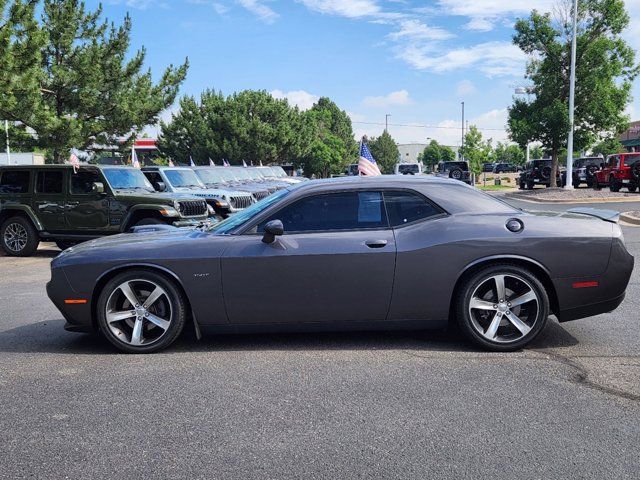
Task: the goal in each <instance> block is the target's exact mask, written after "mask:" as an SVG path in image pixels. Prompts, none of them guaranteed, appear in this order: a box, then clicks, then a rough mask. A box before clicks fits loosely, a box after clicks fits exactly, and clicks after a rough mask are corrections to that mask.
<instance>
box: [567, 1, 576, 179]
mask: <svg viewBox="0 0 640 480" xmlns="http://www.w3.org/2000/svg"><path fill="white" fill-rule="evenodd" d="M577 36H578V0H573V37H572V38H571V75H570V77H569V138H568V139H567V182H566V184H565V186H564V188H566V189H567V190H573V128H574V107H575V96H576V37H577Z"/></svg>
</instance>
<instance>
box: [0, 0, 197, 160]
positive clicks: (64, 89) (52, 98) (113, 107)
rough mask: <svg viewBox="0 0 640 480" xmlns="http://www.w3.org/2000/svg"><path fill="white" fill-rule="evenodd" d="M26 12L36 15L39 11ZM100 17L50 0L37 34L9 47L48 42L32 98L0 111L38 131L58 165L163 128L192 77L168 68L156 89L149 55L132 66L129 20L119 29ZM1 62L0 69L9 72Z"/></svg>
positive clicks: (75, 1) (34, 73)
mask: <svg viewBox="0 0 640 480" xmlns="http://www.w3.org/2000/svg"><path fill="white" fill-rule="evenodd" d="M18 3H20V2H16V4H18ZM24 8H25V10H26V11H28V13H29V14H31V15H34V11H33V9H32V8H31V9H29V7H28V6H25V7H24ZM101 16H102V9H101V7H99V8H98V9H97V10H95V11H87V10H86V8H85V4H84V2H82V1H80V0H44V2H43V5H42V9H41V17H40V22H39V25H38V27H37V28H35V27H33V28H29V29H26V30H25V32H24V35H23V37H22V38H21V37H18V38H16V39H14V40H11V41H10V42H11V46H10V48H13V49H19V48H20V42H21V41H22V42H23V43H24V44H29V43H30V44H31V45H35V44H38V43H39V42H41V44H42V48H41V49H40V58H39V59H38V60H39V62H38V65H37V69H36V68H33V69H31V70H30V71H29V74H28V75H27V77H28V78H27V82H26V87H25V90H26V91H27V92H28V93H25V94H20V95H15V94H14V95H13V98H12V100H10V101H8V102H3V103H2V104H0V108H1V110H0V116H3V117H4V118H8V119H10V120H12V121H14V122H16V124H17V125H18V126H19V127H20V128H22V129H23V130H25V131H32V132H34V133H33V136H34V138H35V143H36V145H37V146H38V147H40V148H43V149H45V150H46V152H47V154H48V156H49V157H51V158H52V159H53V160H54V161H55V162H62V161H63V160H65V159H66V158H67V157H68V154H69V150H70V149H71V148H73V147H75V148H79V149H83V150H87V149H90V148H91V146H92V145H95V144H114V143H116V140H117V139H119V138H121V137H123V136H130V137H133V136H134V135H135V133H137V132H139V131H140V130H141V129H142V128H144V127H145V126H146V125H149V124H153V123H156V122H157V120H158V115H159V114H160V112H162V111H163V110H164V109H166V108H167V107H169V106H170V105H171V104H172V103H173V101H174V99H175V97H176V95H177V92H178V88H179V86H180V84H181V83H182V82H183V80H184V78H185V76H186V73H187V68H188V64H187V62H186V61H185V63H184V64H183V65H181V66H179V67H177V68H176V67H173V66H169V68H167V69H166V70H165V72H164V73H163V75H162V76H161V78H160V80H159V81H158V82H157V83H154V82H153V80H152V76H151V71H149V70H147V71H146V72H143V71H142V67H143V64H144V59H145V50H144V49H141V50H139V51H137V52H135V54H134V55H133V56H131V57H130V59H127V57H128V55H127V52H128V50H129V46H130V33H131V19H130V18H129V16H126V17H125V19H124V22H123V24H122V25H121V26H119V27H116V26H115V25H114V24H113V23H111V24H110V23H108V22H107V21H106V20H105V21H102V20H101ZM23 22H24V25H30V26H33V25H35V23H36V20H35V18H34V17H33V16H32V17H31V18H30V19H25V20H24V21H23ZM26 57H27V55H26V54H25V61H27V60H28V59H27V58H26ZM2 61H3V65H0V70H4V68H5V65H4V58H2ZM10 67H11V66H10ZM10 70H11V68H10ZM36 89H37V90H38V92H37V94H36Z"/></svg>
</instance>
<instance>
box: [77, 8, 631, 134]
mask: <svg viewBox="0 0 640 480" xmlns="http://www.w3.org/2000/svg"><path fill="white" fill-rule="evenodd" d="M87 3H88V5H90V6H92V7H94V6H95V5H97V3H98V2H94V1H93V0H91V1H89V2H87ZM554 4H555V0H526V1H524V0H432V1H415V0H352V1H348V0H107V1H106V3H105V4H104V10H105V15H106V16H107V17H109V19H111V20H114V21H116V22H120V21H121V19H122V17H123V16H124V15H125V13H126V12H129V13H130V15H131V17H132V19H133V35H132V41H133V47H134V48H139V47H141V46H143V45H144V46H145V47H146V49H147V54H148V56H147V64H148V66H149V67H151V69H152V71H153V72H154V73H155V74H156V75H158V74H159V73H160V72H161V70H162V69H163V68H164V67H165V66H166V65H168V64H169V63H174V64H176V63H180V62H181V61H183V59H184V58H185V57H187V56H188V57H189V61H190V63H191V67H190V71H189V75H188V78H187V80H186V82H185V84H184V86H183V88H182V91H181V94H192V95H198V94H199V93H200V92H201V91H202V90H203V89H205V88H215V89H217V90H222V91H223V92H224V93H226V94H229V93H233V92H234V91H237V90H242V89H247V88H251V89H264V90H268V91H270V92H272V94H273V95H274V96H279V97H287V98H288V99H289V100H290V101H291V102H292V103H296V104H298V105H299V106H300V107H301V108H308V107H309V106H310V105H311V104H312V103H313V101H314V100H315V99H317V97H318V96H328V97H330V98H332V99H333V100H334V101H336V102H337V103H338V105H339V106H340V107H341V108H343V109H345V110H347V111H348V112H349V114H350V115H351V117H352V119H353V121H354V130H355V131H356V134H357V135H362V134H368V135H379V134H380V133H381V132H382V130H383V128H384V127H383V126H382V125H371V124H369V123H384V120H385V114H391V118H390V120H389V121H390V123H391V127H390V128H389V131H390V133H391V134H392V135H393V136H394V137H395V138H396V140H398V141H399V142H401V143H407V142H425V141H426V139H427V138H435V139H437V140H438V141H441V142H444V143H447V144H450V145H456V144H459V143H460V138H459V137H460V102H461V101H463V100H464V101H465V104H466V110H467V118H468V119H469V120H470V121H471V122H472V123H475V124H477V125H478V126H479V127H480V128H481V129H484V130H483V133H484V134H485V136H487V137H492V138H494V139H496V140H501V139H504V138H505V135H506V134H505V132H504V130H503V129H504V123H505V118H506V107H507V106H508V105H509V104H510V103H511V98H512V94H513V90H514V87H515V86H517V85H522V84H523V83H524V80H523V72H524V65H525V61H526V59H525V57H524V56H523V55H522V53H521V52H520V51H519V50H518V49H517V48H516V47H514V46H513V45H511V35H512V34H513V22H514V20H515V19H516V18H518V17H522V16H526V15H527V14H528V12H529V11H530V10H531V9H532V8H538V9H540V10H544V11H546V10H549V9H550V8H552V7H553V5H554ZM627 5H628V8H629V10H630V13H631V15H632V18H633V19H634V20H633V21H632V24H633V27H632V29H633V30H630V31H629V32H628V33H627V37H628V39H629V40H630V41H631V42H632V44H634V47H636V48H640V27H639V26H638V25H639V24H640V21H639V20H640V0H629V1H628V2H627ZM635 94H636V95H635V96H636V97H637V98H638V99H639V100H640V89H639V88H638V87H636V89H635ZM634 104H638V100H635V101H634ZM637 111H640V109H637V108H636V109H634V108H633V105H632V106H631V108H630V113H631V114H632V115H634V114H635V112H637ZM168 115H170V113H169V112H167V113H166V114H165V117H166V116H168ZM396 124H402V125H406V126H399V125H398V126H396ZM420 125H428V126H437V127H440V128H435V127H429V128H423V127H421V126H420Z"/></svg>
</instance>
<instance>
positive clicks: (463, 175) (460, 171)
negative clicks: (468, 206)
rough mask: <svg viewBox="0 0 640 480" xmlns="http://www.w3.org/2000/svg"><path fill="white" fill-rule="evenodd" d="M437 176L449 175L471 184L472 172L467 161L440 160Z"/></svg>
mask: <svg viewBox="0 0 640 480" xmlns="http://www.w3.org/2000/svg"><path fill="white" fill-rule="evenodd" d="M435 175H436V177H448V178H453V179H454V180H460V181H461V182H464V183H468V184H469V185H471V173H470V172H469V164H468V163H467V162H440V163H439V164H438V168H437V170H436V173H435Z"/></svg>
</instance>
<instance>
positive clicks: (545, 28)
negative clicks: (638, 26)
mask: <svg viewBox="0 0 640 480" xmlns="http://www.w3.org/2000/svg"><path fill="white" fill-rule="evenodd" d="M558 11H559V13H560V17H561V18H558V19H552V17H551V15H550V14H545V15H543V14H540V13H538V12H537V11H535V10H534V11H533V12H532V13H531V16H530V17H529V18H528V19H520V20H518V21H517V22H516V26H515V29H516V33H515V35H514V37H513V41H514V43H515V45H517V46H518V47H520V49H521V50H522V51H523V52H524V53H525V54H527V55H529V56H531V58H532V60H530V61H529V64H528V66H527V73H526V77H527V78H528V79H529V80H530V81H531V82H532V84H533V86H532V87H531V90H530V93H531V97H532V98H531V99H527V100H524V99H516V100H515V101H514V103H513V105H512V106H511V108H510V109H509V121H508V124H509V131H510V135H511V138H512V139H513V140H514V141H516V142H517V143H519V144H520V145H521V146H524V145H526V143H527V142H531V141H539V142H541V143H542V145H543V147H544V148H545V149H547V150H549V151H550V152H551V158H552V160H553V161H552V173H551V182H552V183H551V186H556V183H555V182H556V172H557V168H558V154H559V152H560V150H561V149H562V148H563V147H564V148H566V142H567V136H568V132H569V113H568V111H569V107H568V98H569V77H570V59H571V38H572V22H571V17H572V12H571V5H570V2H564V3H563V4H561V5H559V7H558ZM578 20H579V28H578V34H577V38H576V41H577V57H576V58H577V62H576V78H577V82H576V96H575V98H576V103H575V148H576V150H580V149H582V148H585V147H586V146H588V145H589V144H590V143H591V142H592V141H593V139H594V138H595V136H596V135H597V134H598V133H600V132H611V133H617V132H619V131H621V130H623V129H624V128H625V126H626V124H627V122H628V118H627V117H626V116H625V115H624V113H623V111H624V109H625V106H626V105H627V104H628V103H629V101H630V90H631V84H632V81H633V79H634V78H635V77H636V76H637V74H638V67H637V66H636V65H635V62H634V51H633V49H632V48H631V47H630V46H629V45H628V44H627V43H626V42H625V41H624V40H623V39H622V38H621V33H622V32H623V30H624V29H625V28H626V27H627V25H628V24H629V16H628V15H627V13H626V11H625V6H624V1H623V0H581V1H580V4H579V13H578Z"/></svg>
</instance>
